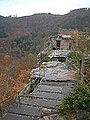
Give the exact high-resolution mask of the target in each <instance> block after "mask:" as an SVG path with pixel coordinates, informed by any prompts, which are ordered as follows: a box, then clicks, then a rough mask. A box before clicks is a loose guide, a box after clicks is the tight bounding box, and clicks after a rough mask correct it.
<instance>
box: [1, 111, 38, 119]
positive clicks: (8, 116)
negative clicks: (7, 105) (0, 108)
mask: <svg viewBox="0 0 90 120" xmlns="http://www.w3.org/2000/svg"><path fill="white" fill-rule="evenodd" d="M2 120H39V119H38V117H29V116H23V115H17V114H11V113H8V114H7V115H6V116H5V117H3V118H2Z"/></svg>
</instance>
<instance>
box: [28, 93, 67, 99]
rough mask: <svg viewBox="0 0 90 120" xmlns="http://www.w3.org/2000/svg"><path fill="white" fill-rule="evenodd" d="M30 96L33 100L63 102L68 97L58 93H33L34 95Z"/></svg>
mask: <svg viewBox="0 0 90 120" xmlns="http://www.w3.org/2000/svg"><path fill="white" fill-rule="evenodd" d="M28 96H29V97H31V98H42V99H52V100H63V99H64V97H65V96H66V95H64V94H57V93H47V92H36V93H32V94H30V95H28ZM28 96H27V97H28Z"/></svg>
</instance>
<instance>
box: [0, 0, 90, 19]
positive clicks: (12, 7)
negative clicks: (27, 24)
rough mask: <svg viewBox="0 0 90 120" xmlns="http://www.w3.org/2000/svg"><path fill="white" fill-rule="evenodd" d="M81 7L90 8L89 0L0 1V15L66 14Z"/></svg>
mask: <svg viewBox="0 0 90 120" xmlns="http://www.w3.org/2000/svg"><path fill="white" fill-rule="evenodd" d="M83 7H84V8H85V7H87V8H90V0H0V15H3V16H9V15H15V14H17V16H18V17H20V16H27V15H32V14H35V13H52V14H66V13H68V12H69V11H70V10H73V9H78V8H83Z"/></svg>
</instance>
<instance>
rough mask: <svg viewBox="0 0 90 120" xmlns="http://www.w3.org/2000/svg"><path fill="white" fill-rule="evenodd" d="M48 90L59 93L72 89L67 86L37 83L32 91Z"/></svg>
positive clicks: (66, 92) (65, 92)
mask: <svg viewBox="0 0 90 120" xmlns="http://www.w3.org/2000/svg"><path fill="white" fill-rule="evenodd" d="M38 91H39V92H48V93H59V94H68V92H69V91H73V89H72V88H71V87H69V86H62V87H61V86H49V85H38V86H37V88H36V89H35V90H34V91H33V93H36V92H38Z"/></svg>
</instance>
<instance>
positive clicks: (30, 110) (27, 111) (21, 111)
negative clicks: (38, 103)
mask: <svg viewBox="0 0 90 120" xmlns="http://www.w3.org/2000/svg"><path fill="white" fill-rule="evenodd" d="M40 109H41V108H37V107H32V106H26V105H16V104H14V105H10V106H9V108H8V113H12V114H17V115H25V116H35V117H40V116H41V113H40Z"/></svg>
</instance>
